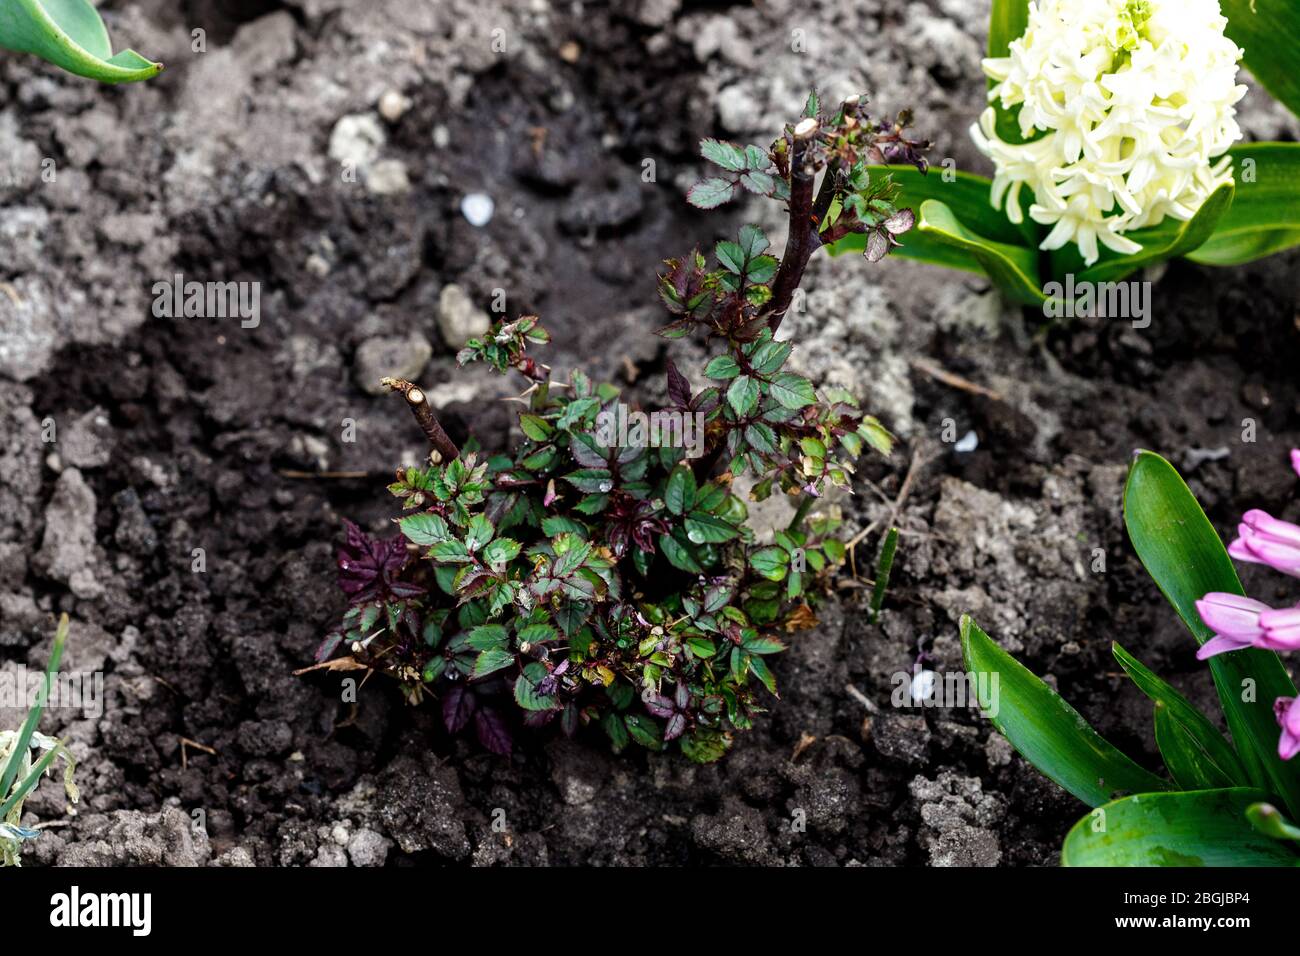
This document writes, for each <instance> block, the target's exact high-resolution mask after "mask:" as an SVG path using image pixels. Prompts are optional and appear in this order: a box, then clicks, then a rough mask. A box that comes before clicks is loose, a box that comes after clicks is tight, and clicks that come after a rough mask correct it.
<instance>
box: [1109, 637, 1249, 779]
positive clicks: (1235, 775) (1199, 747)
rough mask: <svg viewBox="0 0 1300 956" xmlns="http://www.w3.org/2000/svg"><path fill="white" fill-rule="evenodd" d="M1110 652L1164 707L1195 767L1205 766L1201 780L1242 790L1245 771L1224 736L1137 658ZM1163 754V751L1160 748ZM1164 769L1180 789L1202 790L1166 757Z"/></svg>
mask: <svg viewBox="0 0 1300 956" xmlns="http://www.w3.org/2000/svg"><path fill="white" fill-rule="evenodd" d="M1110 647H1111V652H1112V653H1113V654H1114V655H1115V660H1117V661H1119V666H1120V667H1122V668H1124V673H1126V674H1128V676H1129V677H1130V678H1132V680H1133V683H1135V684H1137V686H1138V689H1139V690H1141V691H1142V693H1144V694H1146V695H1147V696H1148V697H1150V698H1151V700H1152V701H1153V702H1154V703H1155V704H1156V705H1157V708H1161V707H1163V709H1164V714H1165V717H1164V718H1163V719H1164V720H1165V721H1166V722H1172V723H1174V724H1177V725H1178V727H1179V728H1180V729H1181V731H1182V733H1183V735H1184V736H1185V737H1186V738H1187V745H1188V746H1190V747H1191V748H1192V749H1193V750H1194V751H1195V753H1196V755H1197V756H1196V762H1197V764H1204V765H1208V768H1210V769H1207V772H1206V776H1205V777H1204V778H1203V779H1204V780H1207V781H1214V782H1215V786H1219V787H1232V786H1244V785H1246V784H1248V783H1249V782H1250V778H1249V777H1248V776H1247V774H1246V770H1245V768H1244V767H1242V765H1241V761H1240V760H1238V759H1237V754H1236V752H1235V751H1234V750H1233V749H1232V745H1231V744H1229V743H1228V742H1227V741H1226V740H1224V739H1223V734H1221V733H1219V731H1218V730H1217V729H1216V728H1215V726H1214V724H1212V723H1210V718H1208V717H1206V716H1205V714H1203V713H1201V711H1199V710H1198V709H1197V708H1196V706H1195V705H1193V704H1192V702H1191V701H1189V700H1188V699H1187V698H1186V697H1184V696H1183V695H1182V694H1180V693H1178V691H1176V690H1174V688H1172V687H1170V686H1169V685H1168V684H1167V683H1165V682H1164V681H1163V680H1161V679H1160V678H1159V677H1157V676H1156V674H1155V673H1153V672H1152V671H1151V670H1149V669H1148V668H1147V667H1146V665H1144V664H1143V663H1142V662H1141V661H1139V660H1138V659H1137V658H1136V657H1134V656H1133V655H1132V654H1130V653H1129V652H1128V651H1126V650H1124V648H1122V647H1121V646H1120V645H1119V644H1118V643H1117V642H1112V643H1111V645H1110ZM1161 719H1162V718H1161V717H1160V716H1159V714H1157V717H1156V740H1157V743H1159V738H1160V733H1159V731H1160V721H1161ZM1166 738H1167V739H1169V740H1171V742H1173V743H1174V744H1175V745H1178V744H1179V743H1180V742H1181V740H1182V738H1180V737H1176V736H1174V735H1173V733H1172V730H1167V731H1166ZM1160 752H1161V754H1162V755H1163V754H1164V747H1163V746H1162V747H1161V748H1160ZM1165 766H1167V767H1169V771H1170V773H1171V774H1173V778H1174V780H1176V781H1177V782H1178V784H1179V786H1181V787H1183V788H1184V789H1186V790H1198V789H1203V787H1200V786H1188V785H1187V784H1186V783H1184V782H1183V780H1182V778H1181V777H1180V775H1179V772H1178V771H1177V770H1175V769H1174V767H1173V766H1172V765H1170V762H1169V758H1168V756H1166V757H1165Z"/></svg>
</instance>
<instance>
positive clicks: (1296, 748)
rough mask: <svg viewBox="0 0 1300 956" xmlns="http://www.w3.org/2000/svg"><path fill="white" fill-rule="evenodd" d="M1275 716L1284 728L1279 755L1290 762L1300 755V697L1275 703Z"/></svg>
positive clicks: (1278, 700)
mask: <svg viewBox="0 0 1300 956" xmlns="http://www.w3.org/2000/svg"><path fill="white" fill-rule="evenodd" d="M1273 714H1274V716H1276V717H1277V722H1278V726H1280V727H1281V728H1282V736H1281V737H1280V738H1279V739H1278V742H1277V755H1278V756H1279V757H1281V758H1282V759H1283V760H1290V759H1291V758H1292V757H1294V756H1295V755H1296V754H1297V753H1300V697H1279V698H1278V699H1277V700H1275V701H1274V702H1273Z"/></svg>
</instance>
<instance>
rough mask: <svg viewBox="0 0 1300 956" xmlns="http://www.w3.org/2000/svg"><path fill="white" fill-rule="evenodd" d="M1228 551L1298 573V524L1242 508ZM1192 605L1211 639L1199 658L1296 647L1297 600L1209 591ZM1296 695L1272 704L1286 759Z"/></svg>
mask: <svg viewBox="0 0 1300 956" xmlns="http://www.w3.org/2000/svg"><path fill="white" fill-rule="evenodd" d="M1291 466H1292V467H1293V468H1294V469H1295V471H1296V474H1297V475H1300V449H1294V450H1292V452H1291ZM1228 553H1229V554H1230V555H1232V556H1233V557H1234V558H1236V559H1237V560H1238V561H1245V562H1248V563H1250V564H1263V565H1267V566H1268V567H1270V568H1272V569H1273V570H1275V571H1281V572H1282V573H1283V574H1288V575H1290V576H1291V577H1293V578H1300V526H1298V525H1294V524H1292V523H1291V522H1289V521H1281V520H1279V519H1277V518H1274V517H1273V516H1272V515H1270V514H1269V513H1268V512H1266V511H1260V510H1258V509H1255V510H1251V511H1248V512H1246V514H1245V515H1244V516H1243V517H1242V519H1241V524H1240V526H1239V528H1238V531H1237V538H1236V540H1235V541H1233V542H1232V544H1230V545H1229V546H1228ZM1196 610H1197V612H1198V613H1199V614H1200V615H1201V620H1203V621H1204V622H1205V624H1206V626H1207V627H1209V628H1210V630H1212V631H1214V635H1215V636H1214V639H1213V640H1211V641H1209V642H1207V643H1206V644H1204V645H1202V647H1201V649H1200V651H1198V652H1197V655H1196V656H1197V657H1198V658H1199V659H1201V660H1205V659H1206V658H1209V657H1214V656H1215V655H1216V654H1226V653H1228V652H1230V651H1237V650H1241V649H1242V648H1244V647H1259V648H1264V649H1267V650H1271V651H1296V650H1300V605H1297V606H1296V607H1288V608H1272V607H1269V606H1268V605H1267V604H1265V603H1263V602H1262V601H1256V600H1254V599H1253V598H1248V597H1243V596H1242V595H1239V594H1227V593H1223V592H1218V591H1212V592H1210V593H1209V594H1206V595H1205V597H1203V598H1202V599H1201V600H1199V601H1197V602H1196ZM1297 701H1300V698H1296V697H1279V698H1278V699H1277V701H1276V702H1275V703H1274V705H1273V709H1274V712H1275V713H1276V715H1277V721H1278V724H1279V725H1280V726H1281V728H1282V735H1281V737H1280V738H1279V740H1278V755H1279V756H1280V757H1281V758H1282V759H1283V760H1290V759H1291V758H1292V757H1294V756H1295V755H1296V754H1297V753H1300V703H1297Z"/></svg>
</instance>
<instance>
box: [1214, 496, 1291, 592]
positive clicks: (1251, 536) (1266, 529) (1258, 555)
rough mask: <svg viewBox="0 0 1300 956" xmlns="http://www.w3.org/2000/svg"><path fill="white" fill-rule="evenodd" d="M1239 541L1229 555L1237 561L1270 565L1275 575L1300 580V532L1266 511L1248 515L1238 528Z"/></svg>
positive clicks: (1248, 512) (1230, 548)
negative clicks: (1276, 573)
mask: <svg viewBox="0 0 1300 956" xmlns="http://www.w3.org/2000/svg"><path fill="white" fill-rule="evenodd" d="M1237 535H1238V537H1237V540H1236V541H1234V542H1232V544H1230V545H1228V553H1229V554H1230V555H1232V556H1233V557H1234V558H1236V559H1237V560H1238V561H1249V562H1251V563H1253V564H1267V565H1268V566H1269V567H1270V568H1272V569H1273V570H1275V571H1281V572H1282V573H1283V574H1289V575H1291V576H1292V577H1297V578H1300V528H1298V527H1296V526H1295V525H1293V524H1291V522H1289V521H1280V520H1278V519H1277V518H1274V517H1273V516H1272V515H1270V514H1269V513H1268V512H1267V511H1260V510H1259V509H1258V508H1253V509H1251V510H1250V511H1247V512H1246V514H1245V515H1244V516H1243V517H1242V519H1241V524H1239V525H1238V526H1237Z"/></svg>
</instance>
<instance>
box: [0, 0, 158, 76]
mask: <svg viewBox="0 0 1300 956" xmlns="http://www.w3.org/2000/svg"><path fill="white" fill-rule="evenodd" d="M0 47H5V48H6V49H9V50H14V51H16V52H19V53H31V54H33V55H34V56H38V57H40V58H41V59H42V60H48V61H49V62H50V63H53V64H54V65H55V66H58V67H61V68H62V69H64V70H67V71H68V72H69V73H73V74H76V75H77V76H84V77H86V78H88V79H92V80H98V81H99V82H101V83H135V82H138V81H140V80H147V79H149V78H150V77H154V76H157V75H158V74H159V73H160V72H161V71H162V64H161V63H154V62H153V61H151V60H148V59H146V58H144V57H143V56H141V55H140V54H139V53H136V52H135V51H134V50H122V51H121V52H120V53H117V54H114V53H113V46H112V44H111V43H110V42H109V38H108V30H107V28H106V27H105V26H104V21H103V19H102V18H101V17H100V15H99V11H98V10H96V9H95V8H94V6H92V5H91V3H90V2H89V0H4V2H3V3H0Z"/></svg>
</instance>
